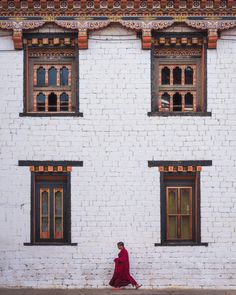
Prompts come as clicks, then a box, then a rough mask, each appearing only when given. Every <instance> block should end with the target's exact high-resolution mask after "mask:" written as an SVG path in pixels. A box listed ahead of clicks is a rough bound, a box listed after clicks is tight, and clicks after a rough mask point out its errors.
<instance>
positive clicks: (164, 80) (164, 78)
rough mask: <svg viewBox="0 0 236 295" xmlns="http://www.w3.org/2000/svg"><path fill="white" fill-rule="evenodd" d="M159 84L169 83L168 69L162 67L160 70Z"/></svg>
mask: <svg viewBox="0 0 236 295" xmlns="http://www.w3.org/2000/svg"><path fill="white" fill-rule="evenodd" d="M161 84H162V85H169V84H170V69H169V68H167V67H164V68H163V69H162V70H161Z"/></svg>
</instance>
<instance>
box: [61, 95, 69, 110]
mask: <svg viewBox="0 0 236 295" xmlns="http://www.w3.org/2000/svg"><path fill="white" fill-rule="evenodd" d="M68 107H69V96H68V94H66V93H65V92H64V93H62V94H61V95H60V111H68Z"/></svg>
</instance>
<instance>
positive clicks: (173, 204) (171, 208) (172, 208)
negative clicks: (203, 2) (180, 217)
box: [167, 188, 178, 214]
mask: <svg viewBox="0 0 236 295" xmlns="http://www.w3.org/2000/svg"><path fill="white" fill-rule="evenodd" d="M177 206H178V190H177V188H168V209H167V210H168V211H167V214H177V212H178V211H177V210H178V209H177Z"/></svg>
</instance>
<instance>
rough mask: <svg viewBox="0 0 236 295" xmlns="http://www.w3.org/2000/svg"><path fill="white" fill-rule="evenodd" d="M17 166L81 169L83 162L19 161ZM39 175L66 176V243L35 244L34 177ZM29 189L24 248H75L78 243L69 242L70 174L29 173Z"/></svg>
mask: <svg viewBox="0 0 236 295" xmlns="http://www.w3.org/2000/svg"><path fill="white" fill-rule="evenodd" d="M18 166H20V167H28V166H74V167H83V161H66V160H64V161H40V160H19V161H18ZM36 174H39V175H46V174H47V175H63V174H64V175H66V177H67V194H68V203H67V210H68V214H67V219H68V220H67V222H68V224H67V225H68V230H67V242H35V239H34V237H35V224H34V214H35V209H34V208H35V176H36ZM30 178H31V189H30V203H31V204H30V242H29V243H27V242H26V243H23V245H24V246H77V245H78V243H72V242H71V172H31V174H30Z"/></svg>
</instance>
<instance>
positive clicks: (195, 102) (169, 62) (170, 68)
mask: <svg viewBox="0 0 236 295" xmlns="http://www.w3.org/2000/svg"><path fill="white" fill-rule="evenodd" d="M205 56H206V50H205V39H204V36H202V35H196V34H190V35H183V34H175V36H174V37H173V35H170V34H168V33H167V34H165V35H160V34H159V35H157V36H154V39H153V48H152V112H154V113H155V112H159V113H165V114H168V113H169V114H174V113H175V114H181V113H182V114H183V113H185V114H187V113H203V112H206V96H205V92H206V91H205V90H206V79H205Z"/></svg>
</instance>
